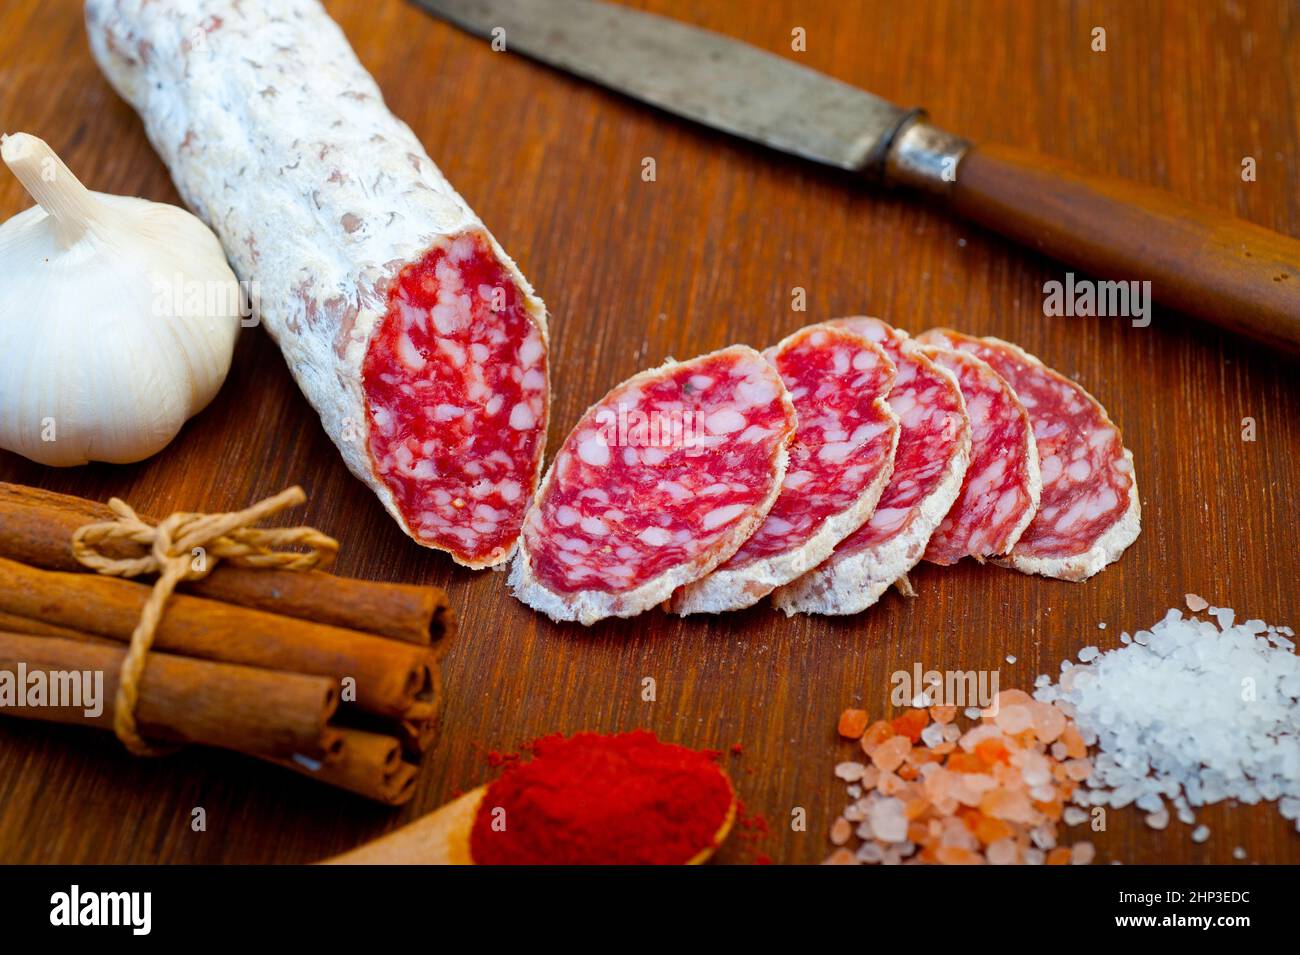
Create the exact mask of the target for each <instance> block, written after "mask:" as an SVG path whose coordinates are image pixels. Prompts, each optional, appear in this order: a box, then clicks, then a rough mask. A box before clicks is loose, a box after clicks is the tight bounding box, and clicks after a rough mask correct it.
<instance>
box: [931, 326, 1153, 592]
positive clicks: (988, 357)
mask: <svg viewBox="0 0 1300 955" xmlns="http://www.w3.org/2000/svg"><path fill="white" fill-rule="evenodd" d="M919 340H920V341H923V342H925V343H927V344H934V345H943V346H944V347H947V348H958V349H961V350H962V351H968V352H971V353H972V354H974V355H976V356H978V357H979V358H982V359H983V360H984V361H986V362H988V363H989V364H990V365H991V366H992V367H993V370H994V371H996V372H997V373H998V374H999V375H1001V376H1002V377H1003V378H1005V379H1006V380H1007V382H1008V383H1009V384H1010V385H1011V387H1012V388H1014V389H1015V391H1016V395H1017V396H1018V397H1019V398H1020V403H1021V404H1023V405H1024V406H1025V410H1026V411H1027V412H1028V413H1029V419H1030V421H1032V422H1033V425H1034V439H1035V440H1036V441H1037V444H1038V456H1039V470H1040V472H1041V477H1042V498H1041V500H1040V502H1039V507H1038V513H1037V514H1035V516H1034V519H1033V520H1032V521H1030V523H1029V526H1028V527H1027V528H1025V532H1024V534H1022V535H1021V537H1020V540H1019V541H1018V542H1017V543H1016V546H1015V547H1014V548H1013V549H1012V551H1011V553H1010V555H1008V556H1007V557H1006V558H1001V559H999V560H998V561H997V563H999V564H1001V565H1003V566H1007V567H1012V568H1014V569H1016V570H1018V571H1021V572H1022V573H1026V574H1041V575H1042V576H1044V577H1053V578H1056V579H1057V580H1073V581H1080V580H1086V579H1087V578H1089V577H1091V576H1092V575H1093V574H1095V573H1097V572H1098V571H1099V570H1101V569H1102V568H1103V567H1105V566H1106V565H1107V564H1111V563H1114V562H1115V561H1116V560H1118V559H1119V557H1120V555H1121V554H1122V553H1124V551H1125V550H1126V549H1128V547H1129V545H1130V544H1132V543H1133V542H1134V541H1135V540H1137V538H1138V534H1139V533H1140V532H1141V529H1142V511H1141V505H1140V504H1139V502H1138V488H1137V476H1136V474H1135V473H1134V468H1133V453H1132V452H1131V451H1129V450H1128V449H1127V448H1125V447H1124V443H1123V437H1122V436H1121V435H1120V431H1119V428H1118V427H1117V426H1116V425H1115V423H1114V422H1113V421H1111V420H1110V416H1109V415H1108V414H1107V413H1106V409H1105V408H1104V407H1102V405H1101V402H1099V401H1098V400H1097V399H1096V398H1094V397H1093V396H1092V395H1090V394H1089V393H1088V392H1087V391H1085V390H1084V389H1083V387H1082V386H1080V385H1079V384H1077V383H1075V382H1073V381H1071V380H1070V379H1069V378H1066V377H1065V376H1064V375H1062V374H1061V373H1060V372H1058V371H1056V370H1054V369H1052V368H1049V367H1048V366H1047V365H1045V364H1043V363H1042V362H1041V361H1040V360H1039V359H1037V358H1035V357H1034V356H1033V355H1031V354H1029V353H1028V352H1027V351H1025V350H1024V349H1023V348H1021V347H1020V346H1019V345H1013V344H1012V343H1010V342H1005V341H1003V340H1002V339H1000V338H992V337H988V338H975V337H973V336H970V335H963V334H961V333H960V332H954V331H950V330H949V329H946V328H936V329H931V330H930V331H927V332H925V333H924V334H923V335H921V336H919ZM1099 459H1100V463H1102V464H1103V465H1104V467H1103V468H1102V469H1099V468H1098V467H1097V466H1096V465H1097V464H1098V463H1099Z"/></svg>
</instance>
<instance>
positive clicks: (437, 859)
mask: <svg viewBox="0 0 1300 955" xmlns="http://www.w3.org/2000/svg"><path fill="white" fill-rule="evenodd" d="M718 772H722V770H718ZM724 775H725V774H724ZM487 790H488V787H487V786H479V787H478V789H474V790H471V791H470V792H467V793H465V795H463V796H461V797H460V798H459V799H453V800H452V801H451V802H449V803H447V804H446V805H445V806H442V807H441V808H439V809H435V810H434V811H433V812H431V813H429V814H428V815H427V816H422V817H421V818H419V819H417V820H415V822H413V823H410V824H409V825H406V826H403V827H402V828H401V829H397V830H394V831H393V832H390V833H388V835H386V836H380V837H379V838H378V839H375V840H374V841H373V842H367V843H366V844H365V845H363V846H361V847H359V848H357V849H353V850H352V851H351V852H345V853H343V854H342V855H337V856H334V858H332V859H326V860H325V861H324V862H323V863H322V864H323V865H473V864H474V860H473V859H472V858H471V857H470V851H469V834H470V830H471V829H473V828H474V819H475V818H476V817H477V816H478V810H479V806H480V805H482V803H483V797H484V796H485V795H487ZM735 821H736V797H735V791H734V789H733V791H732V797H731V806H730V807H729V808H728V809H727V816H726V818H725V819H723V820H722V825H721V827H719V829H718V834H717V836H716V837H715V838H714V840H713V845H711V846H709V847H708V848H707V849H702V850H700V852H698V853H697V854H696V855H694V856H693V857H691V859H690V861H688V862H687V863H686V864H687V865H700V864H701V863H704V862H707V861H708V860H709V858H710V857H711V856H712V855H713V853H714V851H715V850H716V849H717V848H718V846H720V845H722V840H724V839H726V838H727V834H728V833H730V832H731V826H732V824H733V823H734V822H735Z"/></svg>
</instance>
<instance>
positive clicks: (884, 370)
mask: <svg viewBox="0 0 1300 955" xmlns="http://www.w3.org/2000/svg"><path fill="white" fill-rule="evenodd" d="M763 354H764V357H765V358H766V359H767V360H768V361H769V362H770V363H771V364H772V366H773V367H774V368H775V369H776V370H777V373H778V374H779V375H780V376H781V380H782V381H783V382H785V386H786V388H787V389H788V390H789V392H790V397H791V400H792V401H793V402H794V407H795V411H796V413H797V415H798V419H799V426H798V430H797V431H796V432H795V438H794V441H793V442H792V443H791V445H790V462H789V464H788V465H787V467H786V472H785V480H784V482H783V483H782V490H781V494H780V496H779V497H778V498H777V499H776V503H775V504H773V505H772V510H771V511H769V512H768V515H767V519H766V520H764V521H763V523H762V525H761V526H760V527H759V528H758V530H756V531H755V532H754V533H753V535H752V536H751V537H750V538H749V539H748V540H747V541H745V543H744V544H743V545H741V548H740V550H738V551H736V553H735V554H734V555H732V557H731V559H730V560H728V561H727V562H726V563H724V564H722V565H721V566H719V567H718V569H717V570H715V571H713V573H711V574H709V575H708V576H707V577H704V578H701V579H700V580H697V581H696V582H695V583H693V584H688V585H687V586H685V587H683V588H681V589H680V590H678V591H677V593H675V594H674V595H673V598H672V601H671V604H670V609H672V611H673V612H675V613H679V614H682V615H685V614H690V613H720V612H722V611H725V610H738V609H740V608H742V607H748V606H751V605H753V604H755V603H757V602H758V601H759V600H761V599H762V598H763V597H765V596H767V594H769V593H771V592H772V591H773V590H774V589H776V588H777V587H779V586H781V585H782V584H787V583H789V582H790V581H792V580H794V579H795V578H796V577H798V576H799V575H801V574H803V573H804V572H805V571H807V570H810V569H812V568H813V567H816V566H817V565H818V564H820V563H821V562H822V561H823V560H824V559H826V558H827V557H828V556H830V553H831V551H832V549H834V547H835V545H836V544H837V543H839V542H840V541H841V540H843V539H844V538H845V537H846V536H847V535H848V534H851V533H852V532H853V531H855V530H857V529H858V528H859V527H861V526H862V524H863V522H864V521H866V519H867V518H868V517H870V516H871V512H872V511H873V510H874V509H875V506H876V502H877V501H878V500H879V499H880V494H881V492H882V491H883V490H884V488H885V484H886V482H887V481H888V480H889V475H890V473H891V471H892V470H893V466H894V449H895V447H896V446H897V444H898V430H899V428H898V417H897V416H896V415H895V414H894V412H893V410H892V409H891V408H890V407H889V404H888V402H887V401H886V400H885V399H886V396H887V395H888V394H889V389H890V388H891V387H892V385H893V382H894V377H895V369H894V363H893V362H892V361H891V360H890V359H889V357H888V356H887V355H886V354H885V353H884V351H883V350H882V349H881V348H880V346H879V345H876V344H873V343H872V342H870V341H867V340H866V339H864V338H863V337H862V336H861V335H858V334H856V333H855V332H852V331H850V330H848V329H845V328H838V327H835V326H833V325H826V324H823V325H810V326H808V327H807V328H803V329H801V330H799V331H797V332H795V333H794V334H793V335H791V336H790V337H788V338H786V339H785V340H783V341H782V342H780V343H779V344H777V345H775V346H774V347H772V348H770V349H768V350H767V351H766V352H764V353H763Z"/></svg>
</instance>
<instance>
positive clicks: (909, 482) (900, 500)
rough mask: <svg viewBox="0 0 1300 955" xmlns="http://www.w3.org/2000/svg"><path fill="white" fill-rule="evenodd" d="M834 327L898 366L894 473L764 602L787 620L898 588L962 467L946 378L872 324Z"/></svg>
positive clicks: (853, 609)
mask: <svg viewBox="0 0 1300 955" xmlns="http://www.w3.org/2000/svg"><path fill="white" fill-rule="evenodd" d="M836 321H837V323H838V324H841V325H843V326H844V327H846V328H849V329H852V330H853V331H855V332H857V333H858V334H860V335H863V336H864V337H866V338H869V339H870V340H872V341H875V342H877V343H878V344H880V345H881V347H882V348H884V349H885V353H886V354H888V355H889V356H890V358H892V359H893V360H894V364H895V365H897V366H898V378H897V379H896V380H895V382H894V387H893V390H892V391H891V392H890V395H889V403H890V406H891V407H892V408H893V409H894V412H895V413H896V414H897V415H898V418H899V421H900V422H901V425H902V428H901V431H900V433H899V438H898V450H897V452H896V454H895V456H894V473H893V475H892V476H891V477H890V480H889V484H888V486H887V487H886V488H885V491H884V494H882V495H881V498H880V502H879V503H878V504H877V505H876V510H875V512H874V513H873V514H872V515H871V518H870V520H868V521H867V522H866V523H865V524H864V525H862V527H861V528H859V529H858V530H857V531H855V532H854V533H852V534H850V535H849V536H848V537H846V538H845V539H844V540H843V541H841V542H840V543H839V545H838V546H837V547H836V548H835V551H834V553H832V554H831V556H830V557H828V558H827V559H826V560H825V561H823V562H822V564H821V565H820V566H818V567H816V568H815V569H813V570H810V571H809V572H808V573H806V574H804V575H803V576H802V577H800V578H799V579H798V580H795V581H794V582H793V583H790V584H787V585H786V586H784V587H781V588H778V589H777V590H776V591H775V592H774V593H773V594H772V603H773V604H774V605H775V606H776V607H778V608H779V609H781V610H784V611H785V613H786V614H787V615H789V616H793V615H794V614H797V613H813V614H831V615H843V614H854V613H860V612H861V611H863V610H866V609H867V608H868V607H870V606H872V605H873V604H875V603H876V601H878V600H879V599H880V598H881V596H883V595H884V593H885V591H886V590H888V589H889V588H890V586H891V585H893V584H894V583H896V582H904V583H905V581H906V576H905V575H906V574H907V572H908V571H909V570H911V569H912V568H913V567H914V566H916V563H917V562H918V561H919V560H920V559H921V557H922V555H923V554H924V553H925V546H926V544H927V543H928V542H929V540H930V535H931V534H932V533H934V529H935V528H936V527H938V526H939V522H940V521H941V520H943V516H944V515H945V514H947V513H948V510H949V509H950V508H951V507H952V505H953V502H954V501H955V500H956V499H957V495H958V493H959V492H960V491H961V483H962V479H963V478H964V477H965V475H966V468H967V466H968V465H969V463H970V422H969V421H968V420H967V418H966V406H965V403H964V402H963V400H962V396H961V389H960V387H959V386H958V384H957V379H956V378H955V377H954V376H953V374H952V372H950V371H948V370H947V369H945V368H940V367H939V366H938V365H936V364H935V363H934V362H932V361H930V359H928V358H926V357H925V356H924V355H923V354H920V352H919V350H918V349H917V347H916V345H915V343H914V342H912V341H911V339H910V338H909V337H908V335H907V333H906V332H904V331H902V330H901V329H897V328H894V327H892V326H890V325H888V324H886V323H885V322H883V321H881V320H880V319H878V318H868V317H865V316H861V317H854V318H845V319H838V320H836Z"/></svg>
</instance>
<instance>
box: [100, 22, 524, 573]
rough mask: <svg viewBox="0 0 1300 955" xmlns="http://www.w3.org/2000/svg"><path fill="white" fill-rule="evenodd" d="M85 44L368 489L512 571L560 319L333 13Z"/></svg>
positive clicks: (434, 536) (119, 35) (453, 546)
mask: <svg viewBox="0 0 1300 955" xmlns="http://www.w3.org/2000/svg"><path fill="white" fill-rule="evenodd" d="M86 22H87V29H88V32H89V35H90V42H91V48H92V50H93V51H94V53H95V57H96V59H97V60H98V61H99V64H100V66H101V68H102V69H103V70H104V72H105V74H106V75H107V76H108V78H109V80H110V81H111V82H112V84H113V86H114V87H115V88H116V89H117V90H118V92H119V93H121V94H122V96H123V97H124V98H125V99H126V100H127V101H128V102H130V103H131V105H132V106H134V107H135V109H136V110H137V111H138V112H139V114H140V116H141V118H142V119H143V120H144V124H145V130H146V132H147V133H148V135H149V138H150V140H151V141H152V142H153V144H154V147H155V148H156V149H157V150H158V152H159V154H160V155H161V156H162V158H163V159H164V161H165V162H166V163H167V166H168V167H169V169H170V170H171V174H172V178H173V179H174V180H175V182H176V186H177V188H178V189H179V191H180V193H181V195H182V196H183V197H184V199H185V201H186V203H188V205H189V206H190V208H192V209H193V210H194V211H195V212H196V213H197V214H198V215H199V216H201V217H202V218H203V219H205V220H206V221H207V222H208V223H209V224H210V225H211V226H212V227H213V229H214V230H215V231H216V233H217V235H218V236H219V237H220V238H221V241H222V244H223V245H224V247H225V250H226V254H227V255H228V256H229V258H230V261H231V264H232V265H233V266H234V268H235V271H236V272H237V273H238V275H239V277H240V279H241V280H243V281H244V282H245V283H246V284H247V286H248V287H249V289H250V290H251V292H252V293H253V294H252V297H253V299H254V300H255V302H256V304H257V306H258V311H259V313H260V317H261V319H262V321H263V322H264V323H265V325H266V327H267V330H268V331H269V332H270V334H271V335H272V337H273V338H274V339H275V340H276V342H277V343H278V344H279V346H280V349H281V351H282V352H283V353H284V357H285V360H286V362H287V363H288V365H289V369H290V371H291V372H292V373H293V376H294V378H295V379H296V380H297V382H298V385H299V387H300V388H301V389H302V391H303V394H304V395H306V397H307V399H308V400H309V401H310V402H311V404H312V406H313V407H314V408H315V409H316V411H317V412H318V413H319V414H320V417H321V422H322V424H323V425H324V427H325V431H326V433H327V434H328V435H329V436H330V438H331V439H332V440H333V441H334V443H335V444H336V445H337V446H338V448H339V450H340V452H341V453H342V455H343V459H344V461H346V462H347V465H348V467H349V468H350V469H351V471H352V473H353V474H355V475H356V476H357V477H358V478H360V479H361V480H362V481H364V482H365V483H366V484H368V485H369V486H370V487H371V488H372V489H373V490H374V491H375V493H376V494H377V495H378V497H379V499H380V500H381V501H382V502H383V504H384V506H385V507H386V508H387V509H388V511H389V513H391V514H392V515H393V517H394V518H395V519H396V520H397V522H398V523H399V524H400V525H401V527H402V528H403V529H404V530H405V531H406V533H408V534H409V535H411V536H412V537H413V538H414V539H415V540H416V541H417V542H419V543H420V544H423V545H425V546H428V547H434V548H439V549H442V550H445V551H447V552H449V553H450V554H451V555H452V557H453V558H454V559H455V560H456V561H458V562H459V563H462V564H465V565H468V566H470V567H485V566H490V565H493V564H499V563H501V562H503V561H505V560H506V559H507V558H508V557H509V555H510V552H511V550H512V549H513V547H514V543H515V541H516V539H517V537H518V533H519V528H520V525H521V523H522V520H523V515H524V511H525V509H526V508H527V506H528V502H529V500H530V499H531V497H532V493H533V491H534V489H535V488H536V486H537V478H538V472H539V470H540V467H541V456H542V452H543V449H544V445H545V435H546V419H547V413H548V405H549V391H548V380H547V376H548V373H547V330H546V309H545V306H544V305H543V304H542V302H541V300H540V299H539V298H538V297H537V296H536V295H535V294H534V293H533V290H532V288H531V287H530V286H529V284H528V281H527V280H526V279H525V278H524V276H523V275H522V274H521V273H520V271H519V269H518V268H517V267H516V266H515V264H514V262H512V261H511V260H510V257H509V256H508V255H506V253H505V252H504V251H503V250H502V249H501V247H500V246H499V245H498V244H497V242H496V240H495V239H494V238H493V237H492V235H491V234H490V233H489V232H488V231H487V229H486V228H484V226H483V224H482V222H480V221H479V219H478V217H477V216H476V215H475V214H474V212H473V211H472V210H471V209H470V208H469V206H468V205H467V204H466V203H465V201H464V200H463V199H462V198H461V197H460V196H459V195H457V193H456V191H455V190H454V189H453V188H452V187H451V185H450V184H449V183H448V182H447V180H446V179H445V178H444V177H443V176H442V174H441V173H440V172H439V170H438V168H437V167H436V166H435V165H434V164H433V162H432V161H431V160H430V159H429V157H428V156H427V155H426V154H425V151H424V148H423V147H422V146H421V145H420V143H419V141H418V140H417V139H416V138H415V136H414V134H413V133H412V132H411V130H410V129H409V128H408V127H407V126H406V124H404V123H403V122H401V121H400V120H399V119H397V118H396V117H394V116H393V115H392V113H390V112H389V111H388V109H387V108H386V107H385V106H384V101H383V96H382V94H381V92H380V90H379V87H378V86H377V85H376V84H375V81H374V80H373V79H372V78H371V76H370V75H369V74H368V73H367V72H366V70H365V68H364V67H362V65H361V64H360V62H358V60H357V58H356V55H355V54H354V53H353V52H352V49H351V47H349V45H348V42H347V39H346V38H345V37H344V35H343V33H342V31H341V30H339V28H338V26H337V25H336V24H335V23H334V22H333V21H332V20H331V19H330V18H329V16H328V15H327V14H326V13H325V11H324V9H323V8H322V7H321V5H320V4H319V3H318V2H316V0H259V2H257V3H250V2H240V0H169V2H167V3H156V2H150V0H88V2H87V3H86Z"/></svg>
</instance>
